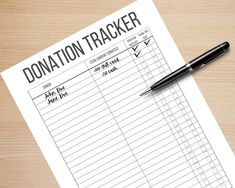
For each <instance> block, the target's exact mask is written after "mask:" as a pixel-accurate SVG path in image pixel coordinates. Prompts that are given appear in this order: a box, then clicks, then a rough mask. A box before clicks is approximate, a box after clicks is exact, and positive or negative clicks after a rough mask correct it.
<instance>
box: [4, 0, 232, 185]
mask: <svg viewBox="0 0 235 188" xmlns="http://www.w3.org/2000/svg"><path fill="white" fill-rule="evenodd" d="M131 2H132V0H112V1H110V0H66V1H64V0H57V1H55V0H54V1H53V0H38V1H36V0H24V1H23V0H1V1H0V23H1V24H0V28H1V29H0V71H3V70H5V69H7V68H9V67H11V66H13V65H15V64H16V63H18V62H20V61H22V60H24V59H25V58H27V57H29V56H31V55H33V54H35V53H37V52H39V51H41V50H43V49H44V48H46V47H48V46H50V45H52V44H54V43H56V42H57V41H59V40H61V39H63V38H65V37H67V36H69V35H70V34H72V33H74V32H77V31H79V30H80V29H82V28H84V27H86V26H89V25H90V24H92V23H94V22H96V21H97V20H99V19H101V18H103V17H105V16H107V15H109V14H111V13H112V12H114V11H116V10H118V9H120V8H122V7H124V6H126V5H128V4H129V3H131ZM155 4H156V6H157V7H158V9H159V12H160V14H161V15H162V17H163V20H164V21H165V24H166V25H167V27H168V29H169V31H170V33H171V35H172V36H173V38H174V40H175V42H176V44H177V46H178V47H179V49H180V51H181V53H182V56H183V57H184V59H185V61H189V60H190V59H191V58H193V57H195V56H197V55H199V54H200V53H202V52H204V51H205V50H207V49H209V48H211V47H213V46H214V45H217V44H218V43H221V42H223V41H225V40H227V41H229V42H230V44H231V49H230V51H229V52H228V53H227V54H226V55H224V56H223V57H221V58H220V59H219V60H218V61H216V62H215V63H213V64H210V65H208V66H207V67H206V68H204V69H202V70H201V71H199V72H197V73H196V74H194V78H195V80H196V82H197V83H198V85H199V87H200V89H201V92H202V93H203V95H204V97H205V99H206V101H207V103H208V105H209V106H210V109H211V111H212V112H213V114H214V116H215V118H216V120H217V122H218V123H219V125H220V127H221V130H222V132H223V133H224V135H225V137H226V139H227V141H228V142H229V144H230V146H231V148H232V150H233V151H234V152H235V99H234V98H235V61H234V60H235V1H234V0H223V1H222V0H197V1H188V0H174V1H172V0H156V1H155ZM146 11H147V10H146ZM153 24H154V23H153ZM0 187H3V188H8V187H11V188H12V187H17V188H19V187H20V188H21V187H22V188H34V187H40V188H41V187H43V188H46V187H50V188H53V187H58V184H57V182H56V180H55V178H54V176H53V174H52V173H51V171H50V169H49V167H48V165H47V163H46V161H45V159H44V157H43V155H42V153H41V152H40V150H39V148H38V146H37V144H36V142H35V140H34V138H33V136H32V135H31V133H30V131H29V129H28V127H27V125H26V123H25V122H24V120H23V118H22V116H21V114H20V112H19V110H18V108H17V106H16V104H15V102H14V101H13V99H12V97H11V95H10V93H9V91H8V90H7V87H6V85H5V84H4V82H3V80H2V78H1V79H0Z"/></svg>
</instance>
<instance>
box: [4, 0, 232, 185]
mask: <svg viewBox="0 0 235 188" xmlns="http://www.w3.org/2000/svg"><path fill="white" fill-rule="evenodd" d="M101 35H102V36H101ZM86 36H87V37H86ZM102 37H103V39H102ZM92 38H93V39H92ZM93 41H94V42H93ZM44 61H45V62H44ZM182 65H184V61H183V59H182V57H181V55H180V53H179V51H178V49H177V47H176V46H175V44H174V42H173V40H172V38H171V36H170V34H169V32H168V31H167V29H166V27H165V25H164V23H163V21H162V19H161V17H160V15H159V13H158V11H157V10H156V8H155V5H154V4H153V2H152V1H150V0H148V1H146V0H145V1H144V0H142V1H136V2H134V3H132V4H131V5H129V6H127V7H125V8H123V9H121V10H119V11H117V12H115V13H113V14H112V15H110V16H108V17H106V18H104V19H102V20H101V21H98V22H97V23H95V24H94V25H91V26H89V27H87V28H85V29H83V30H82V31H80V32H78V33H75V34H73V35H72V36H70V37H68V38H66V39H64V40H62V41H60V42H58V43H57V44H55V45H53V46H51V47H49V48H47V49H45V50H43V51H42V52H39V53H38V54H36V55H34V56H32V57H30V58H28V59H26V60H24V61H22V62H21V63H19V64H17V65H15V66H14V67H12V68H10V69H8V70H6V71H4V72H3V73H2V76H3V78H4V80H5V82H6V85H7V87H8V88H9V90H10V92H11V94H12V96H13V98H14V99H15V101H16V103H17V105H18V107H19V109H20V111H21V113H22V115H23V117H24V119H25V121H26V122H27V124H28V126H29V128H30V130H31V132H32V134H33V135H34V137H35V139H36V141H37V143H38V145H39V147H40V149H41V151H42V153H43V155H44V156H45V158H46V160H47V161H48V164H49V166H50V168H51V170H52V171H53V173H54V175H55V177H56V179H57V181H58V183H59V185H60V186H61V187H65V188H68V187H69V188H73V187H233V186H235V182H234V174H235V172H234V168H235V165H234V158H233V153H232V151H231V149H230V148H229V146H228V144H227V142H226V140H225V138H224V136H223V135H222V133H221V131H220V129H219V126H218V125H217V123H216V121H215V119H214V117H213V116H212V114H211V112H210V110H209V108H208V106H207V104H206V102H205V101H204V99H203V97H202V95H201V93H200V91H199V89H198V87H197V85H196V84H195V82H194V80H193V78H192V77H190V76H189V77H187V78H185V79H182V80H181V81H179V82H177V83H174V84H172V85H171V86H169V87H167V88H166V89H164V90H161V91H159V92H155V93H154V94H152V95H148V96H145V97H140V96H139V94H140V93H141V92H142V91H143V90H145V89H146V88H147V87H149V86H150V85H151V84H153V83H154V82H156V81H157V80H158V79H160V78H162V77H164V76H165V75H167V74H169V73H170V72H171V71H173V70H175V69H177V68H179V67H180V66H182ZM27 77H28V78H27ZM37 77H38V78H37Z"/></svg>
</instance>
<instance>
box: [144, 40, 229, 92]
mask: <svg viewBox="0 0 235 188" xmlns="http://www.w3.org/2000/svg"><path fill="white" fill-rule="evenodd" d="M229 46H230V45H229V43H228V42H223V43H222V44H220V45H218V46H216V47H214V48H212V49H211V50H209V51H207V52H205V53H204V54H202V55H200V56H199V57H197V58H195V59H193V60H192V61H190V62H189V63H187V64H185V65H184V66H182V67H180V68H179V69H177V70H175V71H174V72H172V73H170V74H169V75H167V76H165V77H164V78H162V79H161V80H159V81H157V82H156V83H155V84H153V85H152V86H150V88H149V89H148V90H146V91H145V92H143V93H141V94H140V96H143V95H146V94H148V93H150V92H152V91H155V90H158V89H160V88H162V87H164V86H166V85H168V84H170V83H171V82H173V81H175V80H177V79H178V78H180V77H182V76H183V75H185V74H186V73H189V72H192V71H194V70H195V69H197V68H200V67H204V66H205V65H206V64H207V63H209V62H210V61H211V60H213V59H215V58H216V57H218V56H219V55H221V54H223V53H224V52H226V51H227V50H228V48H229Z"/></svg>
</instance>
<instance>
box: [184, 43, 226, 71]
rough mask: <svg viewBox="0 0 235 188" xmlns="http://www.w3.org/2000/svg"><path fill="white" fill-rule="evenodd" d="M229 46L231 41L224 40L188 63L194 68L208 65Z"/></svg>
mask: <svg viewBox="0 0 235 188" xmlns="http://www.w3.org/2000/svg"><path fill="white" fill-rule="evenodd" d="M228 48H229V43H228V42H224V43H222V44H220V45H218V46H216V47H214V48H212V49H211V50H209V51H207V52H205V53H203V54H202V55H200V56H199V57H197V58H195V59H193V60H192V61H190V62H189V63H188V64H189V67H190V68H192V69H196V68H200V67H203V66H204V65H206V64H207V63H209V62H210V61H212V60H214V59H215V58H217V57H218V56H220V55H222V54H223V53H224V52H225V51H227V49H228Z"/></svg>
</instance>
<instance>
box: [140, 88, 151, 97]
mask: <svg viewBox="0 0 235 188" xmlns="http://www.w3.org/2000/svg"><path fill="white" fill-rule="evenodd" d="M151 91H152V90H151V89H148V90H146V91H144V92H143V93H141V94H140V96H141V97H142V96H144V95H147V94H148V93H150V92H151Z"/></svg>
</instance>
